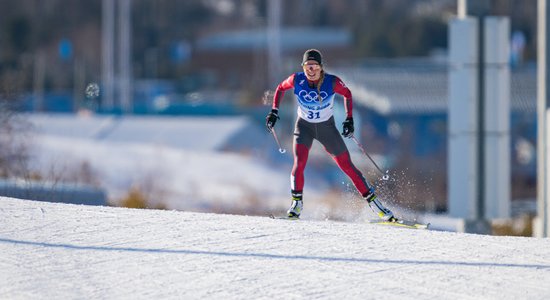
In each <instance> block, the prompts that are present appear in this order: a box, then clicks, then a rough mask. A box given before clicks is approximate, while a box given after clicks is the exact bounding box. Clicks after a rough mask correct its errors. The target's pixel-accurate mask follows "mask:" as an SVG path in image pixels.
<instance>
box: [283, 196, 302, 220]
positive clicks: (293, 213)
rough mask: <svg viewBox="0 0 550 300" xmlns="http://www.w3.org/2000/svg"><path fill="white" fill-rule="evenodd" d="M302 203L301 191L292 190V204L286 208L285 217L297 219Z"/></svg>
mask: <svg viewBox="0 0 550 300" xmlns="http://www.w3.org/2000/svg"><path fill="white" fill-rule="evenodd" d="M303 207H304V204H303V203H302V193H297V192H292V205H291V206H290V208H289V209H288V211H287V212H286V213H287V217H288V218H293V219H298V218H299V217H300V214H301V213H302V208H303Z"/></svg>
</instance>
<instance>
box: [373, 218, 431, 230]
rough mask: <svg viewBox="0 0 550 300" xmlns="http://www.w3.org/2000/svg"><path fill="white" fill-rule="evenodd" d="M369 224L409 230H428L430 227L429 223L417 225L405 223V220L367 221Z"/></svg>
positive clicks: (409, 222)
mask: <svg viewBox="0 0 550 300" xmlns="http://www.w3.org/2000/svg"><path fill="white" fill-rule="evenodd" d="M369 223H371V224H378V225H386V226H395V227H403V228H410V229H428V228H429V227H430V223H426V224H423V223H417V222H413V221H407V220H398V221H394V222H392V221H384V220H371V221H369Z"/></svg>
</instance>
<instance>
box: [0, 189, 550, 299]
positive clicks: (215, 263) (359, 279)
mask: <svg viewBox="0 0 550 300" xmlns="http://www.w3.org/2000/svg"><path fill="white" fill-rule="evenodd" d="M548 249H550V239H537V238H522V237H496V236H482V235H472V234H460V233H450V232H439V231H427V230H411V229H401V228H387V227H383V226H379V225H371V224H361V223H339V222H332V221H287V220H272V219H269V218H267V217H266V218H263V217H248V216H235V215H216V214H204V213H190V212H179V211H161V210H135V209H126V208H112V207H97V206H78V205H69V204H55V203H45V202H34V201H23V200H18V199H11V198H0V253H2V255H1V256H0V282H2V284H1V285H0V298H2V299H74V298H92V299H102V298H103V299H104V298H109V299H119V298H125V299H130V298H132V299H159V298H162V299H166V298H177V299H191V298H192V299H205V298H207V299H221V298H223V299H242V298H250V297H252V298H254V299H262V298H263V299H273V298H279V299H282V298H286V299H289V298H290V299H312V298H338V299H374V298H378V299H380V298H387V297H390V298H391V299H428V298H438V299H479V298H484V299H548V298H549V297H550V286H549V285H548V282H550V252H549V251H548Z"/></svg>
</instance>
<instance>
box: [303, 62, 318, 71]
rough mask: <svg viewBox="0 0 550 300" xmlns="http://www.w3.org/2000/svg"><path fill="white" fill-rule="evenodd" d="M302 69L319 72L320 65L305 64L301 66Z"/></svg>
mask: <svg viewBox="0 0 550 300" xmlns="http://www.w3.org/2000/svg"><path fill="white" fill-rule="evenodd" d="M303 66H304V68H307V69H312V70H319V69H320V68H321V65H320V64H317V63H307V64H303Z"/></svg>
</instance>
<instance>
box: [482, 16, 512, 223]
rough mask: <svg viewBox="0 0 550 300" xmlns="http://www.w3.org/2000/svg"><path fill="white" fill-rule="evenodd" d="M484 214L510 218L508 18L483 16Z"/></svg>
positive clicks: (488, 217) (486, 216)
mask: <svg viewBox="0 0 550 300" xmlns="http://www.w3.org/2000/svg"><path fill="white" fill-rule="evenodd" d="M484 32H485V33H484V35H485V46H484V52H485V53H484V57H485V58H484V60H485V73H484V76H483V77H484V86H485V90H484V91H483V92H484V100H485V101H484V107H485V113H484V127H483V143H484V151H485V155H484V159H483V164H484V170H485V171H484V173H485V178H484V180H483V184H484V186H485V188H484V193H485V194H484V200H485V201H484V202H485V203H484V204H485V206H484V214H483V215H481V217H482V218H485V219H488V220H491V219H495V218H509V217H510V203H511V199H510V191H511V188H510V186H511V184H510V178H511V177H510V152H511V149H510V64H509V61H510V19H509V18H508V17H494V16H488V17H486V18H485V28H484Z"/></svg>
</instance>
